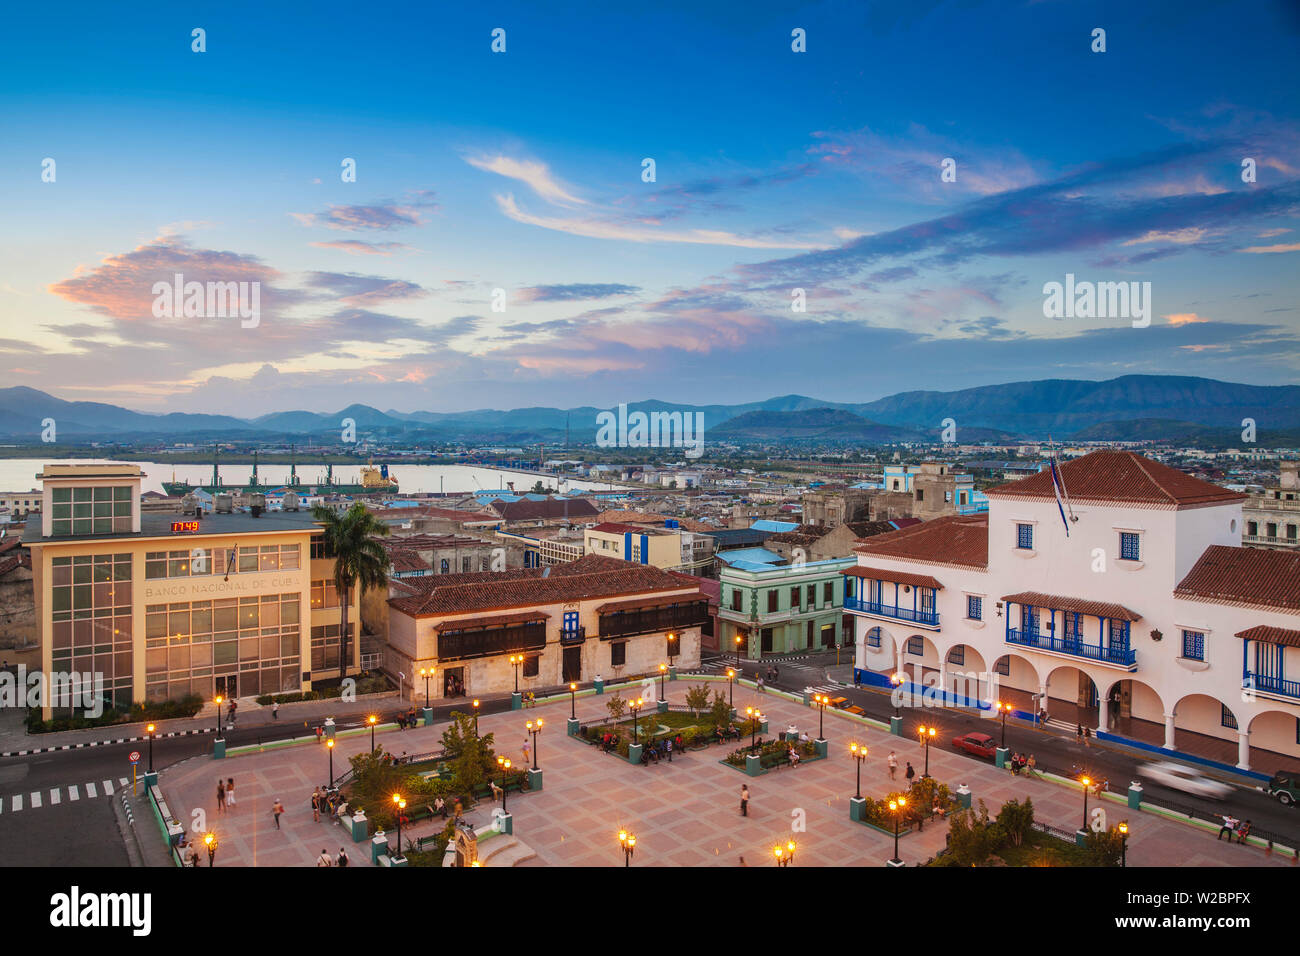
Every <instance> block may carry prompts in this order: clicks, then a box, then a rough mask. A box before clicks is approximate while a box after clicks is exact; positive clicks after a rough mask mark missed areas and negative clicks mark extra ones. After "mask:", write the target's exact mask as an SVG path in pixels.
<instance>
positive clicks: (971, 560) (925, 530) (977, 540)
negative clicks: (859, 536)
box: [853, 515, 989, 570]
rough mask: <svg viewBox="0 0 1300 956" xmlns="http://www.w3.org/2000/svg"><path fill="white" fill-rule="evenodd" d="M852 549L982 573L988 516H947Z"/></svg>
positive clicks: (985, 553)
mask: <svg viewBox="0 0 1300 956" xmlns="http://www.w3.org/2000/svg"><path fill="white" fill-rule="evenodd" d="M853 550H854V551H856V552H857V553H858V554H865V555H873V556H879V557H882V558H902V559H903V560H906V561H929V562H931V563H934V564H952V565H957V566H959V567H967V568H979V569H980V570H983V569H984V568H987V567H988V563H989V519H988V515H947V516H945V517H942V518H935V519H934V520H933V521H923V522H921V523H920V524H917V525H912V526H911V527H908V528H900V529H899V530H898V531H890V532H888V533H887V534H878V535H875V536H874V537H871V538H868V539H867V540H866V541H865V542H863V543H862V544H860V545H858V546H857V547H856V548H854V549H853Z"/></svg>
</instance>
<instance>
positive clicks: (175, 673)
mask: <svg viewBox="0 0 1300 956" xmlns="http://www.w3.org/2000/svg"><path fill="white" fill-rule="evenodd" d="M299 604H300V601H299V596H298V595H297V594H294V593H290V594H264V595H261V596H260V597H244V598H223V599H220V600H215V601H183V602H179V603H173V604H151V605H149V606H148V607H146V608H145V696H146V698H147V699H148V700H151V701H152V700H167V699H175V698H179V697H183V696H185V695H186V694H191V693H193V694H198V695H199V696H201V697H203V698H205V699H210V698H211V697H212V695H213V694H214V693H216V691H217V689H218V684H220V690H221V692H222V693H224V694H227V695H233V694H235V693H237V694H238V695H239V696H249V695H255V694H269V693H292V692H295V691H298V690H299V689H300V688H301V687H302V675H301V666H300V656H301V655H300V650H299V647H300V645H299V642H300V636H301V632H302V625H301V619H300V608H299ZM232 679H233V680H232ZM236 688H237V691H236Z"/></svg>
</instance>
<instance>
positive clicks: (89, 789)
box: [86, 783, 99, 797]
mask: <svg viewBox="0 0 1300 956" xmlns="http://www.w3.org/2000/svg"><path fill="white" fill-rule="evenodd" d="M86 796H87V797H97V796H99V791H98V790H96V789H95V785H94V784H93V783H88V784H86Z"/></svg>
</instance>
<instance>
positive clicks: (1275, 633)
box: [1236, 624, 1300, 647]
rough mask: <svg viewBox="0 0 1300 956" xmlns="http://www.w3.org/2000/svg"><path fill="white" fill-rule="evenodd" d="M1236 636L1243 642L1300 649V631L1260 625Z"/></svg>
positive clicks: (1239, 632)
mask: <svg viewBox="0 0 1300 956" xmlns="http://www.w3.org/2000/svg"><path fill="white" fill-rule="evenodd" d="M1236 636H1237V637H1239V638H1241V639H1242V640H1243V641H1263V642H1265V643H1266V644H1285V645H1286V646H1287V647H1300V631H1292V630H1290V629H1288V628H1285V627H1269V626H1267V625H1265V624H1260V625H1259V626H1258V627H1251V628H1247V629H1246V630H1244V631H1238V632H1237V635H1236Z"/></svg>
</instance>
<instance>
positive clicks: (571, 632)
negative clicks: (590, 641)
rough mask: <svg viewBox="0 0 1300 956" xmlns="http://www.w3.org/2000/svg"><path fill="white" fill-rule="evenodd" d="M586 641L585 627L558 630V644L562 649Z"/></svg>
mask: <svg viewBox="0 0 1300 956" xmlns="http://www.w3.org/2000/svg"><path fill="white" fill-rule="evenodd" d="M586 639H587V629H586V628H585V627H562V628H560V644H561V646H563V647H574V646H576V645H578V644H581V643H582V642H583V641H585V640H586Z"/></svg>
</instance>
